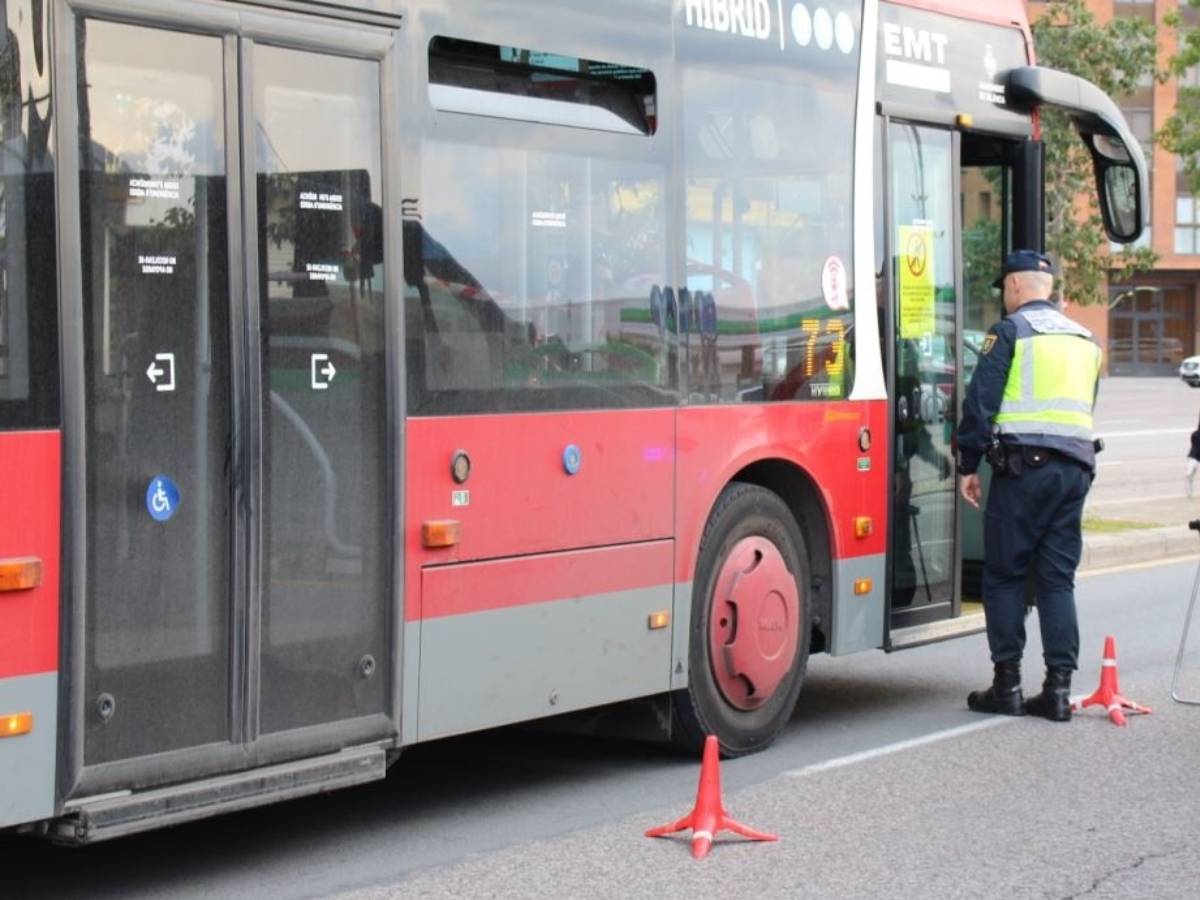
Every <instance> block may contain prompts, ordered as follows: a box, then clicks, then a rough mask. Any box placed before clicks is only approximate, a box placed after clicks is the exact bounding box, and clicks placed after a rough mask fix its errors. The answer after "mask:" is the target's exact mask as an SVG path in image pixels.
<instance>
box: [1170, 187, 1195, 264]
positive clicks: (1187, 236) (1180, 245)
mask: <svg viewBox="0 0 1200 900" xmlns="http://www.w3.org/2000/svg"><path fill="white" fill-rule="evenodd" d="M1175 252H1176V253H1200V202H1197V200H1196V197H1195V196H1193V195H1192V194H1181V195H1180V196H1178V197H1176V198H1175Z"/></svg>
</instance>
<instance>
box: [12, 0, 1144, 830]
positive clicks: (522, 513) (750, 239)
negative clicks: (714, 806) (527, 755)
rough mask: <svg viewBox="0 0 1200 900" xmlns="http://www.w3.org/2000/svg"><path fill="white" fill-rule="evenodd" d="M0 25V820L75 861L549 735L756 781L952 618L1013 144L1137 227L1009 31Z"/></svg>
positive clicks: (602, 22) (341, 16)
mask: <svg viewBox="0 0 1200 900" xmlns="http://www.w3.org/2000/svg"><path fill="white" fill-rule="evenodd" d="M0 20H2V21H3V23H4V27H5V30H4V34H3V43H2V44H0V50H2V52H0V129H2V135H0V136H2V140H3V147H4V154H3V157H2V159H3V171H2V176H3V180H2V182H0V191H2V193H0V231H2V234H3V237H2V239H0V270H2V271H0V828H15V829H19V830H22V831H24V832H27V833H31V834H36V835H43V836H46V837H49V838H51V839H54V840H59V841H64V842H89V841H95V840H100V839H104V838H109V837H115V836H118V835H122V834H127V833H131V832H135V831H139V830H143V829H147V828H151V827H155V826H160V825H168V824H174V823H179V822H182V821H186V820H189V819H194V818H199V817H203V816H208V815H213V814H216V813H220V812H227V811H232V810H236V809H241V808H246V807H249V806H252V805H255V804H260V803H265V802H269V801H272V800H280V799H285V798H290V797H296V796H300V795H303V794H307V793H313V792H317V791H326V790H331V789H334V788H337V787H341V786H346V785H351V784H358V783H362V782H365V781H368V780H371V779H377V778H382V777H383V776H384V774H385V771H386V769H387V767H388V765H389V764H390V763H391V762H393V761H394V760H395V759H396V758H397V757H398V756H399V755H400V753H401V751H402V749H403V748H405V747H408V746H411V745H413V744H416V743H420V742H425V741H430V740H433V739H437V738H441V737H444V736H448V735H455V734H461V733H465V732H469V731H474V730H480V729H486V728H491V727H494V726H499V725H504V724H509V723H516V722H524V721H530V720H535V719H540V718H545V717H550V716H566V715H567V714H569V722H568V721H567V720H566V719H564V720H563V725H564V727H567V725H568V724H569V725H570V727H575V728H589V729H594V730H596V731H607V732H622V731H623V732H624V733H636V734H638V735H644V736H648V737H659V738H662V739H667V740H672V741H674V742H676V743H677V744H679V745H680V746H682V747H684V748H697V747H698V746H699V744H700V740H701V738H702V736H703V735H705V734H709V733H712V734H716V735H717V736H718V737H719V739H720V742H721V745H722V747H723V750H724V751H725V752H726V753H728V754H739V753H746V752H751V751H754V750H757V749H760V748H762V747H764V746H766V745H767V744H768V743H769V742H770V741H771V740H772V738H773V737H774V736H775V735H776V734H777V733H778V732H779V730H780V729H781V728H782V727H783V726H784V724H785V723H786V722H787V720H788V718H789V717H790V716H791V714H792V711H793V707H794V706H795V704H796V702H797V696H798V695H799V692H800V688H801V683H802V681H803V678H804V673H805V667H806V664H807V661H808V658H809V656H810V654H813V653H818V652H825V653H831V654H835V655H836V654H848V653H852V652H855V651H860V650H869V649H876V648H883V649H885V650H895V649H899V648H902V647H908V646H916V645H919V644H923V643H928V642H930V641H934V640H938V639H941V638H946V637H952V636H954V635H957V634H965V633H972V632H977V631H979V630H980V629H981V628H982V618H981V615H980V613H979V607H978V604H973V603H972V602H970V598H971V597H972V596H973V595H974V591H973V589H972V586H971V583H972V580H973V579H974V580H977V576H978V568H979V560H978V558H976V557H977V556H978V553H977V552H975V551H972V550H970V549H969V548H970V546H971V545H972V540H971V534H972V530H973V529H974V530H976V531H977V529H978V521H977V520H976V519H973V518H972V517H971V511H970V510H967V509H964V508H963V507H962V506H961V505H960V504H959V502H958V500H957V497H956V493H955V483H954V465H953V460H952V453H951V447H950V440H951V435H952V431H953V428H954V424H955V421H956V419H957V416H958V409H959V405H960V403H961V399H962V395H963V389H964V385H965V379H966V378H967V377H968V376H969V373H970V371H971V368H972V367H973V364H974V359H975V356H976V354H977V352H978V347H979V343H980V338H981V337H982V335H983V333H984V332H985V331H986V329H987V328H988V327H989V326H990V324H991V323H992V322H994V321H995V320H996V318H997V317H998V316H999V305H998V301H997V297H996V295H995V294H994V293H993V292H992V289H991V288H990V282H991V281H992V279H993V278H994V277H995V274H996V271H997V269H998V267H999V264H1000V260H1001V259H1002V256H1003V253H1004V252H1005V251H1006V250H1007V249H1008V248H1012V247H1018V246H1020V247H1035V248H1040V247H1041V246H1042V243H1043V228H1044V218H1045V215H1044V210H1043V184H1044V180H1045V178H1046V177H1053V173H1046V172H1045V171H1044V150H1043V144H1042V142H1041V139H1040V138H1041V134H1040V116H1041V114H1042V111H1043V110H1045V109H1050V108H1054V109H1058V110H1060V111H1063V112H1065V114H1066V115H1068V116H1070V117H1071V118H1072V119H1073V120H1074V122H1075V124H1076V125H1077V127H1078V130H1079V133H1080V137H1081V140H1082V141H1083V142H1084V144H1085V145H1086V147H1087V149H1088V150H1089V151H1090V153H1091V155H1092V157H1093V159H1094V161H1095V170H1096V177H1097V190H1098V194H1099V202H1100V206H1101V209H1102V211H1103V214H1104V222H1105V226H1106V229H1107V231H1108V233H1109V236H1110V238H1111V239H1112V240H1114V241H1118V242H1130V241H1133V240H1135V239H1136V238H1137V237H1138V235H1139V234H1140V232H1141V230H1142V219H1143V216H1144V213H1145V210H1146V207H1147V199H1146V198H1147V194H1146V190H1147V188H1146V185H1147V177H1146V167H1145V162H1144V158H1143V155H1142V151H1141V149H1140V147H1139V145H1138V143H1137V141H1136V140H1135V139H1134V138H1133V136H1132V134H1131V132H1130V131H1129V129H1128V128H1127V126H1126V124H1125V122H1124V120H1123V119H1122V117H1121V115H1120V113H1119V112H1118V110H1117V108H1116V107H1115V105H1114V104H1113V103H1112V101H1111V100H1110V99H1109V98H1107V97H1105V96H1104V95H1103V94H1102V93H1101V92H1100V91H1099V90H1098V89H1096V88H1095V87H1093V86H1092V85H1090V84H1087V83H1085V82H1083V81H1081V80H1080V79H1078V78H1075V77H1073V76H1070V75H1066V74H1063V73H1058V72H1053V71H1049V70H1046V69H1043V68H1039V67H1036V66H1035V65H1034V56H1033V48H1032V43H1031V36H1030V31H1029V28H1028V23H1027V21H1026V16H1025V11H1024V7H1023V4H1021V3H1020V2H1018V0H996V2H992V3H988V4H979V3H973V2H968V0H893V2H882V3H881V2H878V0H804V2H797V0H611V2H608V3H603V4H598V3H595V2H583V0H557V2H555V3H553V4H550V3H546V2H536V0H503V2H501V0H456V2H450V0H371V2H357V3H353V2H339V0H326V2H304V0H256V2H233V0H0ZM964 547H966V548H968V549H964ZM964 584H966V585H967V587H966V590H964ZM964 596H966V597H967V600H964Z"/></svg>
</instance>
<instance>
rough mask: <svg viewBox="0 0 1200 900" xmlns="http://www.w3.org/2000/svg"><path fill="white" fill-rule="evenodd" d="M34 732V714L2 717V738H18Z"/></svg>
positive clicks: (0, 723)
mask: <svg viewBox="0 0 1200 900" xmlns="http://www.w3.org/2000/svg"><path fill="white" fill-rule="evenodd" d="M31 731H33V713H29V712H23V713H13V714H12V715H8V716H0V738H6V737H17V736H18V735H22V734H29V732H31Z"/></svg>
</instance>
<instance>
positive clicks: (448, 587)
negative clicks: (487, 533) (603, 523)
mask: <svg viewBox="0 0 1200 900" xmlns="http://www.w3.org/2000/svg"><path fill="white" fill-rule="evenodd" d="M673 550H674V546H673V543H672V542H671V541H654V542H649V543H638V544H627V545H623V546H616V547H602V548H594V549H588V550H576V551H569V552H565V553H549V554H542V555H538V556H524V557H519V558H514V559H502V560H491V561H487V562H478V563H464V564H462V565H454V566H431V567H428V568H426V569H425V570H424V571H423V572H422V574H421V592H422V599H423V607H424V608H423V612H424V614H425V616H426V617H425V619H424V620H423V621H422V622H421V623H420V626H421V657H420V658H421V663H420V673H421V674H420V684H421V689H420V707H419V711H418V727H417V730H418V739H419V740H429V739H431V738H435V737H443V736H445V735H449V734H456V733H460V732H464V731H471V730H474V729H478V728H487V727H491V726H495V725H503V724H508V723H511V722H519V721H523V720H528V719H536V718H541V717H543V716H549V715H555V714H558V713H563V712H570V711H574V710H579V709H586V708H589V707H593V706H599V705H601V704H605V703H612V702H615V701H618V700H628V699H630V698H633V697H640V696H646V695H650V694H657V693H662V692H663V691H666V690H667V689H668V688H669V686H670V668H669V667H670V653H671V630H670V627H669V624H670V612H671V601H672V592H673V585H672V584H671V580H670V579H671V565H672V553H673ZM664 615H665V616H666V617H667V620H666V621H663V620H662V619H661V618H659V619H658V621H657V622H656V621H655V620H654V618H653V617H655V616H659V617H661V616H664ZM683 627H686V623H684V624H683Z"/></svg>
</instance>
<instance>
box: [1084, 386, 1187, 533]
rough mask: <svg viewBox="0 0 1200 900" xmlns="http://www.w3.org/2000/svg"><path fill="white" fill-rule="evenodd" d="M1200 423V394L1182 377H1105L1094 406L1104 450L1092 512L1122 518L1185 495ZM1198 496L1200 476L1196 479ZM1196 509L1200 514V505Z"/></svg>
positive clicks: (1092, 497) (1091, 500) (1097, 429)
mask: <svg viewBox="0 0 1200 900" xmlns="http://www.w3.org/2000/svg"><path fill="white" fill-rule="evenodd" d="M1198 418H1200V389H1196V388H1190V387H1188V386H1187V385H1186V384H1184V383H1183V382H1182V381H1180V380H1179V379H1178V378H1106V379H1105V380H1104V381H1103V382H1101V385H1100V395H1099V399H1098V401H1097V404H1096V432H1097V434H1099V435H1101V436H1103V437H1104V440H1105V444H1106V447H1105V451H1104V452H1103V453H1101V454H1100V457H1099V459H1098V462H1099V471H1098V475H1097V478H1096V483H1095V484H1094V485H1093V486H1092V493H1091V496H1090V498H1089V501H1088V503H1089V508H1090V509H1092V510H1093V511H1095V512H1097V513H1100V512H1101V511H1102V512H1103V515H1104V516H1111V517H1119V516H1120V515H1121V513H1122V509H1123V508H1127V507H1145V506H1150V505H1153V504H1156V503H1158V504H1163V503H1171V502H1174V501H1177V500H1179V499H1180V498H1181V497H1182V495H1183V493H1184V482H1183V471H1184V461H1185V458H1186V457H1187V452H1188V446H1189V442H1188V436H1189V435H1190V434H1191V432H1192V431H1193V430H1194V429H1195V428H1196V424H1197V419H1198ZM1196 486H1197V490H1198V491H1200V477H1198V478H1197V485H1196ZM1197 510H1198V511H1200V501H1198V505H1197Z"/></svg>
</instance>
